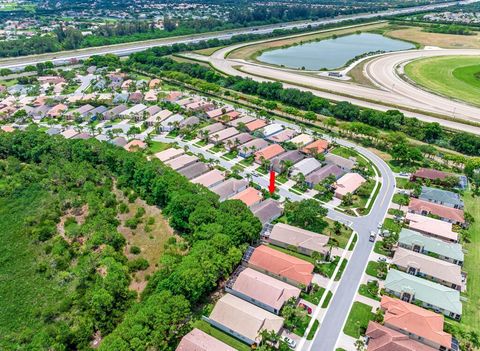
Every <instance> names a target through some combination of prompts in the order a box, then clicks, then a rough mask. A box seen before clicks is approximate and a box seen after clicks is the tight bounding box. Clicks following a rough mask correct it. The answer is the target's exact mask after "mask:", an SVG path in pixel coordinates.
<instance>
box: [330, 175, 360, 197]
mask: <svg viewBox="0 0 480 351" xmlns="http://www.w3.org/2000/svg"><path fill="white" fill-rule="evenodd" d="M365 182H366V180H365V178H363V177H362V176H361V175H360V174H358V173H347V174H345V175H344V176H343V177H341V178H340V179H339V180H337V182H336V183H335V184H334V187H335V197H336V198H338V199H342V198H343V197H344V196H345V195H346V194H348V193H351V194H353V193H354V192H355V191H356V190H357V189H358V188H359V187H360V186H361V185H362V184H363V183H365Z"/></svg>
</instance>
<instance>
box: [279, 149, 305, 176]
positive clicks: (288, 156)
mask: <svg viewBox="0 0 480 351" xmlns="http://www.w3.org/2000/svg"><path fill="white" fill-rule="evenodd" d="M304 158H305V156H304V155H303V154H302V153H301V152H300V151H298V150H289V151H285V152H284V153H283V154H281V155H279V156H277V157H275V158H273V159H272V163H271V166H272V169H273V170H274V171H275V172H277V173H282V172H283V171H284V168H285V162H289V163H291V165H292V166H293V165H294V164H296V163H297V162H300V161H301V160H303V159H304Z"/></svg>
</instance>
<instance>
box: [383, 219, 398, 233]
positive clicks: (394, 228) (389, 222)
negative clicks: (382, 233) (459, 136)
mask: <svg viewBox="0 0 480 351" xmlns="http://www.w3.org/2000/svg"><path fill="white" fill-rule="evenodd" d="M382 228H383V229H386V230H388V231H390V233H400V230H402V225H401V224H400V223H398V222H395V220H393V219H392V218H386V219H385V222H383V227H382Z"/></svg>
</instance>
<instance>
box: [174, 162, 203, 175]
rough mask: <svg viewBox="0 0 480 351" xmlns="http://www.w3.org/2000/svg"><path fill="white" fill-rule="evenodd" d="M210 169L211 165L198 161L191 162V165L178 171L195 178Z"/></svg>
mask: <svg viewBox="0 0 480 351" xmlns="http://www.w3.org/2000/svg"><path fill="white" fill-rule="evenodd" d="M209 170H210V167H208V166H207V165H206V164H205V163H203V162H196V163H194V164H191V165H190V166H186V167H183V168H182V169H180V170H179V171H178V173H180V174H181V175H183V176H184V177H185V178H187V179H193V178H196V177H198V176H201V175H202V174H204V173H207V172H208V171H209Z"/></svg>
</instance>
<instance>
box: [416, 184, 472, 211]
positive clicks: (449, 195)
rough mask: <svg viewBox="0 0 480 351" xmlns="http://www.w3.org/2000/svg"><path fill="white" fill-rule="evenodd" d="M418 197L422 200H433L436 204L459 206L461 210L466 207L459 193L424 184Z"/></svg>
mask: <svg viewBox="0 0 480 351" xmlns="http://www.w3.org/2000/svg"><path fill="white" fill-rule="evenodd" d="M418 198H419V199H420V200H425V201H429V202H433V203H435V204H439V205H443V206H447V207H453V208H458V209H459V210H463V208H464V205H463V201H462V198H461V197H460V195H459V194H457V193H454V192H453V191H447V190H442V189H438V188H430V187H428V186H422V190H421V193H420V196H419V197H418Z"/></svg>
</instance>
